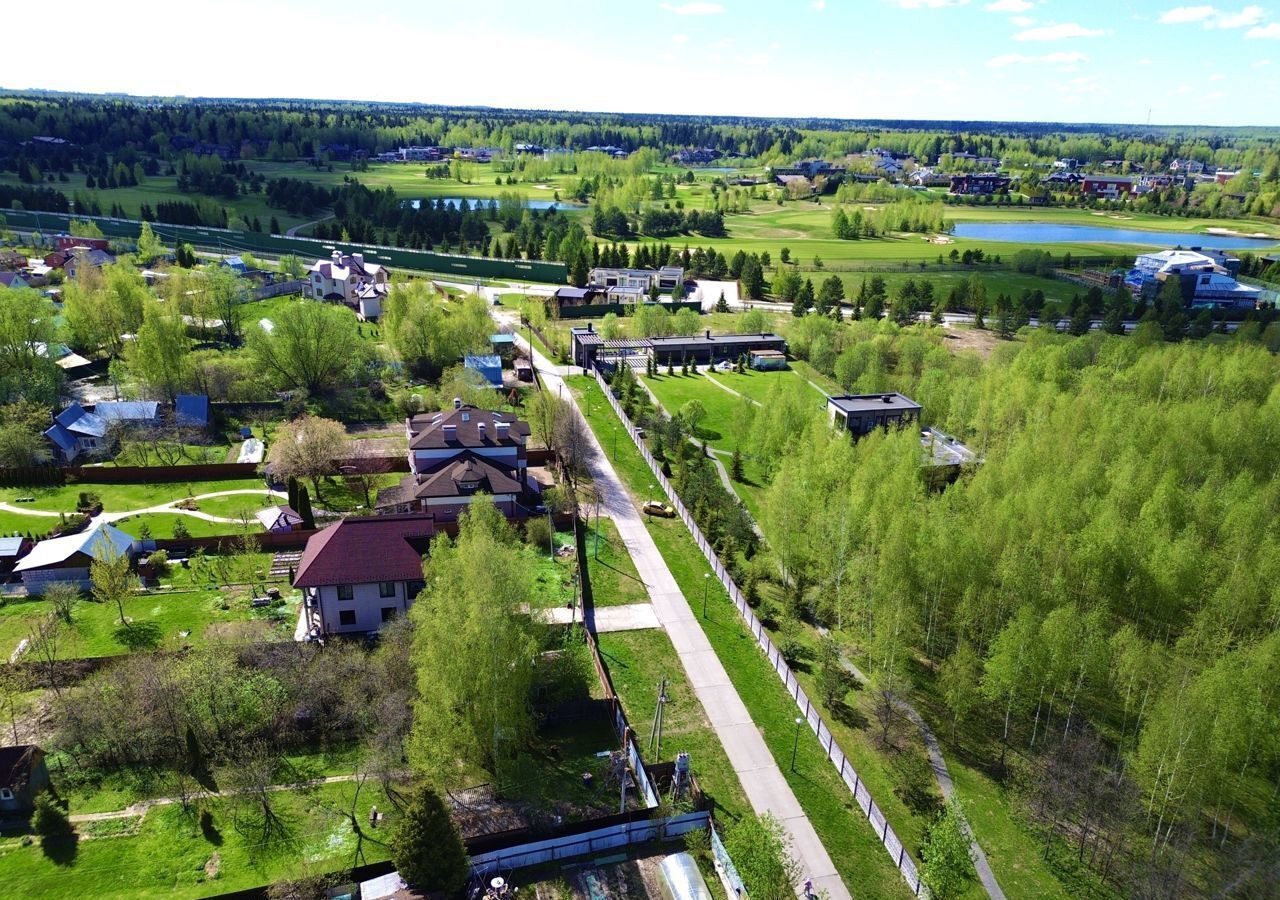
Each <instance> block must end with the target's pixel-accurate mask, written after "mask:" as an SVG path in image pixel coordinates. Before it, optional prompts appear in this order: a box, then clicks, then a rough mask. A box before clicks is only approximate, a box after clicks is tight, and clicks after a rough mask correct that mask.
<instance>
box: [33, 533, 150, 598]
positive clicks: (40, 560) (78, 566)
mask: <svg viewBox="0 0 1280 900" xmlns="http://www.w3.org/2000/svg"><path fill="white" fill-rule="evenodd" d="M136 549H137V541H136V540H135V539H134V538H133V537H132V536H131V535H128V534H125V533H124V532H123V531H121V530H120V529H119V528H113V527H111V526H110V525H104V524H97V525H94V526H92V527H90V528H89V529H87V530H85V531H82V532H80V533H79V534H69V535H67V536H66V537H58V538H51V539H49V540H47V541H41V542H40V543H38V544H36V545H35V547H34V548H33V549H32V550H31V552H30V553H28V554H27V555H26V556H25V557H23V558H22V559H21V560H20V561H19V562H18V564H17V565H16V566H14V568H13V571H14V573H15V574H17V575H21V576H22V583H23V584H25V585H26V586H27V593H28V594H43V593H44V590H45V588H46V587H47V586H48V585H50V584H52V583H54V582H57V581H65V582H70V583H71V584H74V585H75V586H76V587H78V588H80V590H82V591H87V590H89V589H90V588H92V587H93V582H92V580H91V579H90V578H89V566H90V565H91V564H92V563H93V561H94V560H95V559H103V558H106V557H109V556H116V555H120V554H126V555H129V556H132V555H133V554H134V552H135V551H136Z"/></svg>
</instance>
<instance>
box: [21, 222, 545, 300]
mask: <svg viewBox="0 0 1280 900" xmlns="http://www.w3.org/2000/svg"><path fill="white" fill-rule="evenodd" d="M0 216H4V218H5V219H6V220H7V221H8V223H9V227H10V228H17V229H19V230H23V231H25V230H33V231H39V232H41V233H42V234H56V233H58V232H65V231H68V230H70V226H71V219H72V216H70V215H67V214H66V213H50V212H38V211H33V210H20V209H4V210H0ZM75 218H77V219H87V220H89V221H92V222H96V223H97V225H98V227H99V228H101V229H102V233H103V234H104V235H106V236H107V237H109V238H123V239H125V240H131V241H133V240H137V239H138V235H139V234H140V233H141V231H142V223H141V222H139V221H136V220H134V219H113V218H109V217H106V216H75ZM151 230H152V231H154V232H155V234H156V236H157V237H158V238H160V240H161V241H163V242H164V243H166V244H168V245H170V246H176V245H177V244H178V243H187V244H191V245H192V246H193V247H199V248H201V249H204V250H216V251H217V252H219V253H228V254H234V253H253V254H262V255H269V256H282V255H284V254H286V253H292V254H294V255H295V256H300V257H302V258H303V259H307V260H314V259H320V258H322V257H328V256H329V255H330V254H331V253H333V251H334V250H341V251H342V252H343V253H363V254H364V256H365V259H367V260H369V261H370V262H377V263H381V264H382V265H384V266H390V267H391V268H393V269H409V270H412V271H415V272H432V273H436V274H441V275H451V276H454V277H457V278H502V279H508V280H513V281H539V282H545V283H550V284H564V283H565V281H566V280H567V279H568V270H567V269H566V268H565V265H564V263H558V262H547V261H545V260H523V259H488V258H487V257H483V256H459V255H456V254H452V253H433V252H431V251H429V250H411V249H409V248H407V247H384V246H381V245H379V244H353V243H350V242H349V241H322V240H318V239H317V238H308V237H287V236H285V235H283V234H263V233H261V232H257V231H231V230H229V229H226V228H205V227H201V226H196V225H167V224H165V223H163V222H152V223H151Z"/></svg>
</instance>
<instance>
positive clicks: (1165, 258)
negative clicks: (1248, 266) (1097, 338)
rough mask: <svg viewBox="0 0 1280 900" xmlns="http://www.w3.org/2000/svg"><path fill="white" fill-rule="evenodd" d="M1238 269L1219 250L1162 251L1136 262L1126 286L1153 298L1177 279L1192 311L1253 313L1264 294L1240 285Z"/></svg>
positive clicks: (1231, 258)
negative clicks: (1214, 308) (1194, 309)
mask: <svg viewBox="0 0 1280 900" xmlns="http://www.w3.org/2000/svg"><path fill="white" fill-rule="evenodd" d="M1239 269H1240V260H1238V259H1236V258H1235V257H1233V256H1229V255H1228V254H1226V253H1223V252H1221V251H1217V250H1208V251H1205V250H1196V249H1191V250H1161V251H1159V252H1156V253H1143V254H1142V255H1141V256H1139V257H1138V258H1137V259H1135V260H1134V264H1133V268H1132V269H1130V270H1129V274H1128V276H1126V278H1125V283H1126V284H1127V285H1128V286H1129V288H1130V289H1131V290H1132V291H1133V292H1134V293H1135V294H1141V293H1146V294H1154V293H1156V292H1158V291H1159V290H1160V288H1161V286H1163V285H1164V284H1165V283H1166V282H1167V281H1168V280H1169V279H1170V278H1176V279H1178V280H1179V281H1180V282H1181V285H1182V295H1183V297H1184V299H1185V300H1186V303H1187V305H1188V306H1190V307H1192V308H1196V309H1205V308H1213V307H1217V308H1223V309H1252V308H1253V307H1255V306H1257V304H1258V301H1259V300H1260V299H1261V297H1262V291H1261V290H1259V289H1258V288H1256V287H1252V286H1251V285H1247V284H1241V283H1240V282H1239V281H1237V280H1236V278H1235V274H1236V272H1238V271H1239Z"/></svg>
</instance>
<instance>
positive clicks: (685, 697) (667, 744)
mask: <svg viewBox="0 0 1280 900" xmlns="http://www.w3.org/2000/svg"><path fill="white" fill-rule="evenodd" d="M598 641H599V644H600V656H601V658H602V659H603V660H604V664H605V668H606V669H608V671H609V680H610V681H612V682H613V689H614V691H615V692H617V694H618V698H619V699H620V700H621V701H622V708H623V710H624V711H625V712H626V714H627V721H629V722H630V723H631V727H632V728H634V729H635V732H636V738H637V740H638V741H639V742H640V750H641V752H642V753H643V755H644V758H645V760H646V761H647V762H651V763H653V762H663V761H670V760H672V759H674V758H675V756H676V754H677V753H680V752H681V751H684V752H687V753H688V754H689V759H690V761H691V763H692V764H693V775H694V778H696V779H697V780H698V785H699V787H701V788H702V791H703V793H704V794H705V795H707V797H708V798H709V799H710V800H711V801H712V803H713V804H714V809H715V816H716V819H717V820H718V821H719V822H720V824H721V827H722V828H723V827H724V825H727V824H728V823H729V822H732V821H733V820H734V819H736V818H738V817H739V816H741V815H743V814H744V813H750V811H751V807H750V805H749V804H748V803H747V798H746V795H745V794H744V793H743V791H742V785H741V784H740V783H739V782H738V777H737V775H735V774H734V771H733V767H732V766H730V765H729V759H728V757H727V756H725V752H724V748H723V747H722V746H721V745H720V740H719V738H717V737H716V734H715V731H714V730H712V728H711V725H710V723H709V722H708V721H707V717H706V714H705V713H704V712H703V709H702V704H701V703H700V702H699V701H698V698H697V696H696V695H695V694H694V692H693V688H692V687H690V686H689V680H688V677H687V676H686V675H685V671H684V667H683V666H681V665H680V658H679V656H677V655H676V650H675V647H673V646H672V645H671V639H670V638H668V637H667V633H666V632H665V631H663V630H662V629H660V628H655V629H649V630H646V631H615V632H611V633H608V634H602V635H599V637H598ZM664 677H665V678H666V679H667V700H668V702H667V705H666V710H665V712H664V713H663V727H662V746H661V748H659V750H660V752H655V751H654V750H652V749H650V740H651V738H652V734H653V712H654V708H655V707H656V706H657V703H658V684H659V682H660V681H661V680H662V679H663V678H664Z"/></svg>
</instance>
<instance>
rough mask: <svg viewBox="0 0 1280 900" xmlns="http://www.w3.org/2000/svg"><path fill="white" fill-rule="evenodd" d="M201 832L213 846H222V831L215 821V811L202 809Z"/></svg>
mask: <svg viewBox="0 0 1280 900" xmlns="http://www.w3.org/2000/svg"><path fill="white" fill-rule="evenodd" d="M200 834H201V835H202V836H203V837H204V839H205V840H206V841H208V842H209V843H210V844H213V846H215V847H221V846H222V832H221V831H220V830H218V826H217V825H215V824H214V822H213V813H211V812H209V810H207V809H202V810H200Z"/></svg>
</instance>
